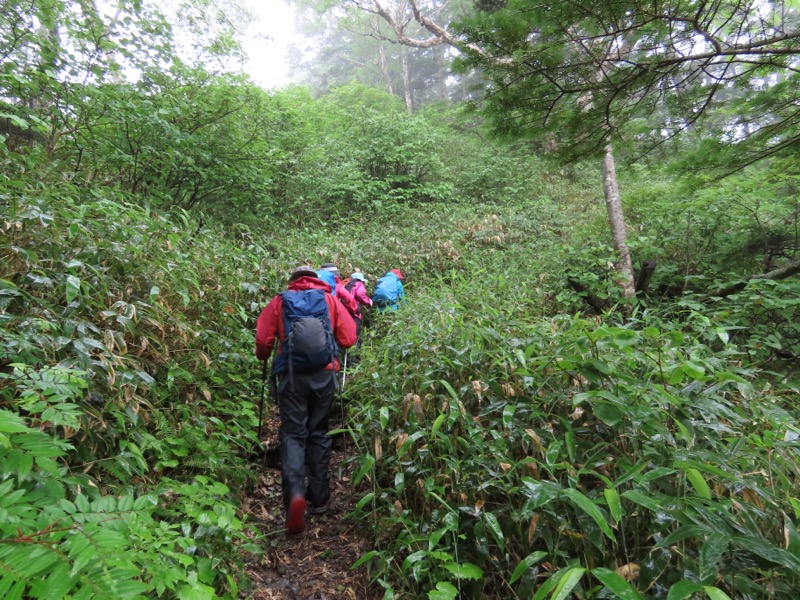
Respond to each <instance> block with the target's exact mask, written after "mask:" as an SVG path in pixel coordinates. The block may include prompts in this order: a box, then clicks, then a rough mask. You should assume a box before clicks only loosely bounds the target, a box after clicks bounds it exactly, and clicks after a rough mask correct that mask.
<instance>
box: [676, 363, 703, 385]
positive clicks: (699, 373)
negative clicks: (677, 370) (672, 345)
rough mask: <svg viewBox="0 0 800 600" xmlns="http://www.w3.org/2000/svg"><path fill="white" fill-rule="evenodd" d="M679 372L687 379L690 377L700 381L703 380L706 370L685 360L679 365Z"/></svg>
mask: <svg viewBox="0 0 800 600" xmlns="http://www.w3.org/2000/svg"><path fill="white" fill-rule="evenodd" d="M681 370H682V371H683V372H684V373H686V375H687V376H688V377H691V378H692V379H694V380H696V381H702V380H703V379H705V376H706V370H705V369H704V368H703V367H701V366H700V365H698V364H696V363H693V362H692V361H690V360H686V361H684V362H683V364H682V365H681Z"/></svg>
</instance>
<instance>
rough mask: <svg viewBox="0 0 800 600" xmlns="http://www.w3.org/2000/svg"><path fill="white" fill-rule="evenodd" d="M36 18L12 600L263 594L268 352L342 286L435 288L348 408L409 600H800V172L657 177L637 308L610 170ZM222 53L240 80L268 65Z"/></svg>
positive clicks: (626, 162)
mask: <svg viewBox="0 0 800 600" xmlns="http://www.w3.org/2000/svg"><path fill="white" fill-rule="evenodd" d="M29 4H30V3H26V2H16V1H15V2H10V3H8V5H7V6H6V7H5V8H4V11H5V12H3V13H2V24H3V25H4V27H0V32H2V33H0V36H1V37H0V42H1V43H2V49H3V52H2V54H0V63H1V64H2V73H0V75H2V76H1V77H0V113H1V114H0V117H2V121H0V125H2V127H0V142H2V143H0V228H2V235H1V236H0V597H3V598H48V599H50V598H142V597H167V598H173V597H174V598H186V599H194V598H236V597H240V596H244V597H246V596H247V593H248V592H247V590H248V581H247V580H246V577H245V576H244V575H243V569H242V564H243V561H244V560H245V558H246V557H247V556H251V555H253V554H258V553H259V552H261V551H262V550H263V549H264V548H265V547H267V546H268V545H269V544H272V543H274V541H273V540H274V535H275V534H276V532H260V531H256V530H255V529H254V528H253V527H252V526H251V524H250V523H248V522H247V521H246V519H245V518H244V515H243V513H242V511H241V509H240V502H241V501H242V499H243V497H244V495H245V494H246V493H247V490H248V487H249V486H250V485H252V483H253V482H254V481H255V478H256V467H255V466H254V465H253V464H252V461H251V460H250V458H251V455H252V451H253V448H254V447H255V446H256V445H257V443H258V440H257V439H256V426H257V422H258V414H257V410H258V409H257V402H258V393H259V384H260V382H259V380H258V375H259V372H260V370H259V365H257V363H256V361H255V357H254V356H253V329H254V325H255V318H256V316H257V314H258V312H259V310H260V309H261V307H262V306H263V305H264V303H265V302H266V301H267V300H268V299H269V298H270V297H271V296H272V295H273V294H274V293H276V292H278V291H279V290H281V289H282V288H283V286H284V284H285V277H286V274H287V271H288V269H290V268H291V267H293V266H295V265H296V264H298V263H300V262H303V261H307V262H309V263H311V264H318V263H321V262H325V261H329V260H333V261H336V262H337V263H338V264H339V267H340V269H342V270H343V271H347V270H349V269H352V268H360V269H362V270H363V271H364V272H365V273H366V274H367V276H368V277H369V278H370V279H371V280H372V281H374V280H375V278H376V277H378V276H380V275H381V274H383V273H384V272H385V271H386V270H387V269H390V268H395V267H399V268H401V269H402V270H403V272H404V273H405V274H406V275H407V281H406V284H407V285H406V289H407V293H408V295H409V303H408V305H407V306H406V307H404V308H403V310H401V311H399V312H397V313H391V314H385V315H383V314H382V315H374V318H373V320H372V324H371V327H369V328H368V329H366V333H365V345H364V351H363V360H362V361H361V363H360V365H359V366H358V367H357V370H356V372H355V373H354V376H353V377H352V378H350V379H349V380H348V381H349V382H350V383H349V384H348V391H347V401H348V407H349V411H348V420H347V429H348V431H349V433H350V434H351V436H352V439H353V442H354V446H355V452H354V454H353V456H352V457H351V460H352V462H353V464H354V465H355V477H354V481H353V483H354V485H355V486H357V487H358V490H359V493H360V494H361V500H360V502H359V503H358V505H357V507H356V509H355V514H354V515H353V516H354V517H355V518H357V519H358V521H359V522H361V523H365V524H367V526H368V527H367V530H366V531H365V535H367V536H369V538H370V540H371V541H372V542H373V548H374V549H373V551H371V552H369V553H368V554H366V555H364V556H363V557H362V558H361V560H360V561H359V563H360V564H366V565H368V567H369V569H370V573H371V575H372V576H373V577H374V580H375V582H376V585H377V586H382V588H383V589H385V594H386V597H387V598H392V597H395V598H417V597H423V598H424V597H427V598H430V599H431V600H445V599H454V598H514V597H519V598H534V599H536V600H538V599H543V598H556V599H558V600H563V599H564V598H568V597H571V596H570V595H571V594H574V595H576V597H581V598H609V597H620V598H626V599H628V598H631V599H634V598H647V599H667V600H678V599H682V598H706V597H707V598H711V599H712V600H719V599H724V598H748V599H749V598H753V599H756V598H759V599H760V598H788V597H792V596H793V595H794V593H795V591H796V590H797V589H800V575H798V574H800V535H799V532H798V527H797V523H798V521H800V498H798V493H797V490H798V485H800V481H799V479H800V465H799V463H798V459H799V458H800V454H798V452H799V449H798V443H797V440H798V436H800V423H799V422H798V418H800V410H798V408H797V406H796V398H797V395H798V391H799V390H798V385H800V380H799V379H798V369H797V357H798V356H800V325H799V323H800V315H799V314H798V306H800V301H798V299H797V298H798V293H799V292H800V283H798V281H797V278H796V277H792V273H794V272H796V270H797V268H796V267H797V263H796V258H797V253H798V250H800V239H798V218H800V211H798V206H797V197H798V192H797V190H798V186H799V185H800V166H798V164H797V161H796V159H795V156H793V155H792V154H791V153H785V154H776V155H775V156H771V157H769V158H767V159H764V160H761V161H760V162H757V163H756V164H752V165H750V166H748V167H746V168H743V169H741V170H738V171H736V172H735V173H733V174H731V175H729V176H728V177H726V178H724V179H714V180H711V179H709V175H708V172H707V171H704V170H699V169H697V168H694V167H693V166H692V165H693V164H694V165H695V166H696V163H692V161H691V160H689V158H687V157H692V158H696V157H697V156H701V157H702V156H704V155H707V154H708V153H709V152H710V150H709V148H710V145H709V140H708V139H703V136H694V137H692V136H687V137H686V138H685V139H682V140H681V141H680V143H678V142H675V143H674V145H673V147H672V151H670V152H664V153H663V154H658V153H657V154H651V155H649V156H647V157H642V156H641V155H640V153H639V152H638V150H637V148H636V147H634V145H633V143H631V144H630V145H628V144H626V145H622V146H621V149H620V150H619V151H618V162H619V165H620V166H619V167H618V170H619V176H620V186H621V189H622V196H623V199H624V205H625V210H626V214H627V228H628V244H629V246H630V248H631V250H632V253H633V258H634V263H635V264H637V265H639V264H641V263H642V262H643V261H645V260H647V259H651V260H656V261H657V263H658V264H657V267H656V271H655V276H654V279H653V281H652V283H651V285H650V288H649V291H648V293H647V294H641V295H640V296H638V297H636V298H625V297H624V295H623V294H621V293H620V287H619V278H618V276H619V273H618V271H617V270H616V269H615V264H614V263H615V262H616V260H617V256H618V255H617V252H616V250H615V249H614V248H613V247H612V240H611V237H610V235H609V233H608V222H607V216H606V212H605V207H604V206H603V190H602V187H601V169H600V166H599V165H597V164H595V163H596V161H595V160H594V159H589V160H586V161H578V162H570V163H567V162H564V161H563V160H562V159H560V158H559V157H558V156H556V155H554V154H553V153H552V152H550V151H548V148H549V147H550V146H551V145H552V144H551V143H550V142H552V141H553V140H552V138H547V137H544V136H543V135H535V134H534V135H531V136H529V137H527V138H524V139H516V140H515V141H513V142H512V141H508V140H506V141H499V140H497V139H495V138H493V137H492V135H491V133H492V132H491V131H490V130H489V129H488V128H487V125H486V124H485V123H484V122H483V120H482V118H481V116H480V114H478V113H475V112H469V113H465V112H464V111H462V110H461V107H460V106H458V105H452V104H449V103H446V102H441V103H438V102H432V103H429V104H428V105H426V106H424V107H422V108H420V109H419V110H417V111H415V112H414V113H413V114H409V113H408V110H407V108H408V107H407V105H406V104H404V103H403V102H402V101H401V100H400V99H399V98H398V97H397V96H395V95H392V94H390V93H386V92H383V91H380V90H378V89H376V88H375V87H374V86H369V85H362V84H351V85H342V86H338V87H335V88H333V89H329V90H327V93H326V94H325V95H322V96H319V97H314V96H313V95H312V94H311V92H310V91H309V90H308V89H306V88H290V89H287V90H283V91H273V92H267V91H264V90H262V89H260V88H258V87H257V86H254V85H253V84H252V83H251V82H249V81H248V80H247V78H246V77H244V76H241V75H237V74H233V73H226V72H214V71H213V70H212V69H211V68H210V67H208V66H206V67H204V66H202V65H200V64H196V65H195V64H188V63H187V62H184V61H183V60H181V59H180V58H179V56H178V54H177V53H176V51H175V50H174V49H173V48H172V42H173V40H172V37H171V34H170V30H169V27H168V26H167V21H166V20H165V19H164V18H163V17H161V16H159V15H158V13H157V11H155V9H153V8H152V7H150V6H149V4H147V3H144V4H143V5H138V4H135V3H132V4H130V5H128V4H127V3H121V4H120V7H121V8H120V13H119V14H118V15H117V19H118V20H117V21H115V23H114V24H113V26H112V25H109V23H108V21H107V20H105V21H104V20H103V17H102V15H100V14H98V13H97V12H96V10H95V11H92V10H90V7H88V4H87V6H82V7H81V9H80V10H78V9H77V8H75V7H68V6H66V5H62V4H61V3H57V2H53V3H50V2H45V3H39V4H36V6H34V5H29ZM34 4H35V3H34ZM490 4H491V3H490ZM195 8H198V9H199V8H202V3H196V5H195ZM123 9H124V10H123ZM201 12H202V11H201ZM120 15H121V16H120ZM495 17H496V18H502V17H503V13H502V11H500V12H499V13H498V14H496V15H495ZM478 22H479V21H476V23H478ZM207 25H208V26H209V27H211V24H207ZM35 26H36V27H35ZM115 26H117V27H116V28H115ZM37 27H38V28H37ZM212 29H213V28H212ZM48 31H50V32H51V33H52V32H54V31H55V32H58V33H59V34H60V35H57V36H56V35H47V33H48ZM202 31H204V32H206V31H208V30H207V29H202ZM218 33H219V36H218V37H215V38H214V39H215V40H217V42H216V45H213V44H212V45H210V46H209V47H205V48H204V50H203V52H204V53H205V54H204V56H205V57H206V58H208V56H211V58H216V59H220V58H224V57H227V56H230V54H231V53H235V51H236V46H235V43H234V41H233V40H232V38H228V37H226V32H225V30H224V28H223V29H222V30H220V31H218ZM473 33H474V32H473ZM517 33H518V32H517ZM662 33H663V32H662ZM98 57H102V58H103V60H102V61H101V60H100V59H99V58H98ZM440 59H441V56H440V55H439V60H440ZM212 62H213V61H211V60H207V61H206V64H212ZM123 69H135V70H136V72H137V76H136V77H132V78H131V79H130V81H126V80H123V79H121V78H119V77H117V76H116V75H118V74H119V73H120V72H121V71H122V70H123ZM88 74H91V76H89V75H88ZM115 74H116V75H115ZM748 82H750V83H752V80H750V79H748ZM450 83H451V84H452V83H453V82H452V81H451V82H450ZM315 87H316V88H317V89H319V88H320V86H315ZM323 87H324V86H323ZM768 96H769V94H765V95H764V97H762V98H761V99H760V101H761V102H766V101H767V100H768ZM765 98H766V99H765ZM501 99H502V98H499V99H498V100H501ZM717 118H718V119H719V120H720V122H722V121H724V120H725V119H726V115H725V114H723V113H720V114H718V115H717ZM731 122H733V121H731ZM637 125H641V123H638V124H637ZM539 133H542V132H539ZM789 134H791V132H789ZM787 135H788V134H787ZM514 137H517V138H519V136H514ZM759 148H761V146H759ZM715 152H716V150H715ZM704 153H705V154H704ZM720 156H721V155H720V154H715V155H714V157H713V158H714V161H711V162H714V163H715V164H716V161H717V160H718V159H719V158H720ZM709 160H711V159H709ZM687 169H688V170H687ZM763 274H769V276H768V277H761V278H755V279H753V276H758V275H763ZM569 282H573V284H572V285H571V284H570V283H569ZM575 282H577V283H578V284H579V285H578V286H577V287H576V285H574V283H575ZM576 289H581V290H583V291H580V292H578V291H575V290H576ZM589 294H592V295H594V296H596V297H598V298H600V299H601V300H602V301H603V305H604V306H605V310H603V311H600V312H598V311H595V310H592V309H591V307H590V305H589V303H587V296H588V295H589ZM277 533H280V532H277Z"/></svg>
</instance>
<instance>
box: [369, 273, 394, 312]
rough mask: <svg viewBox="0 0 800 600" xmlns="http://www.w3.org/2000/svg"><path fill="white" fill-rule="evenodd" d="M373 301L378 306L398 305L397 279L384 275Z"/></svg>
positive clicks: (379, 280)
mask: <svg viewBox="0 0 800 600" xmlns="http://www.w3.org/2000/svg"><path fill="white" fill-rule="evenodd" d="M372 301H373V302H374V303H375V304H377V305H378V306H390V305H392V304H396V303H397V277H394V276H387V275H384V276H383V277H381V278H380V279H378V284H377V285H376V286H375V293H374V294H372Z"/></svg>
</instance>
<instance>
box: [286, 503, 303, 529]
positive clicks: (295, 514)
mask: <svg viewBox="0 0 800 600" xmlns="http://www.w3.org/2000/svg"><path fill="white" fill-rule="evenodd" d="M305 512H306V499H305V498H303V496H295V497H294V498H292V501H291V502H289V514H288V515H287V517H286V533H302V532H303V530H304V529H305V528H306V522H305Z"/></svg>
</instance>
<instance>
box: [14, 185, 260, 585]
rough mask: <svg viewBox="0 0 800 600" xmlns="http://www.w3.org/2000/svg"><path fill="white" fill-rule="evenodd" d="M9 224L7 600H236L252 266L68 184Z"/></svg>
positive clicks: (30, 203) (18, 197) (26, 204)
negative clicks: (223, 599)
mask: <svg viewBox="0 0 800 600" xmlns="http://www.w3.org/2000/svg"><path fill="white" fill-rule="evenodd" d="M2 211H3V216H2V222H3V223H4V224H5V229H6V231H5V236H4V238H3V245H2V249H0V252H1V253H2V254H3V255H4V256H5V257H7V260H5V261H3V266H2V272H0V323H1V324H2V327H0V486H1V487H2V489H3V494H0V495H2V498H3V500H2V501H0V504H1V508H2V511H3V518H2V519H0V520H2V534H0V535H1V536H2V539H0V563H2V565H3V569H2V571H3V577H2V579H0V590H3V592H4V593H3V594H2V595H3V597H23V596H24V597H36V598H54V597H63V596H66V595H73V597H87V598H88V597H115V598H116V597H119V598H128V597H131V598H133V597H141V596H142V595H143V594H146V593H150V592H153V593H157V594H158V595H163V594H164V593H165V590H171V592H170V593H171V594H174V595H176V596H178V597H197V598H213V597H219V596H217V595H216V594H221V595H223V596H226V595H227V597H236V596H237V593H238V592H237V589H238V584H237V582H236V579H237V576H238V566H237V564H238V562H239V561H240V552H241V550H240V549H237V548H236V546H239V547H240V548H242V549H250V550H254V549H255V547H254V546H252V544H251V543H250V541H249V538H248V537H247V536H245V532H244V526H243V524H242V522H241V521H240V517H239V516H238V513H237V504H238V501H237V498H236V496H235V494H234V493H233V492H232V491H231V487H229V486H230V485H233V486H235V487H237V488H238V487H240V486H241V485H242V484H243V483H245V482H246V481H247V480H248V479H249V478H250V477H251V476H252V474H251V472H250V470H249V469H248V468H247V466H246V463H245V455H246V453H247V452H249V450H250V448H251V447H252V445H253V444H254V443H255V423H256V416H255V410H254V404H253V403H252V401H251V400H250V398H249V396H250V394H249V392H250V390H249V389H248V387H249V386H250V382H249V374H248V371H249V370H250V368H251V367H252V362H253V359H252V358H251V350H250V348H249V345H250V343H251V341H250V340H251V335H252V334H251V333H250V328H249V320H250V317H249V311H250V310H252V306H251V305H255V301H256V298H257V297H258V295H259V292H260V289H259V286H258V285H257V284H256V283H250V284H247V283H246V282H247V281H252V277H253V272H252V267H253V264H254V262H255V259H254V257H253V255H250V254H247V253H243V252H242V251H241V248H240V247H239V246H238V245H237V243H235V242H234V241H232V240H231V241H229V240H227V239H225V237H224V236H219V235H209V236H207V237H204V238H196V237H195V238H193V237H191V236H190V235H189V233H188V232H189V231H191V230H192V229H193V228H192V227H191V224H190V223H191V222H190V220H189V218H188V216H187V215H185V214H181V213H178V214H176V215H175V216H174V220H173V218H168V217H164V216H161V217H158V216H151V215H150V214H149V212H148V211H146V210H144V209H141V208H138V207H136V206H133V205H131V204H127V203H123V202H120V201H119V200H118V199H115V198H113V197H109V195H108V194H103V195H101V194H96V197H95V198H91V199H90V198H85V197H81V195H80V192H79V191H78V190H76V189H73V188H70V187H69V186H62V187H61V188H59V190H58V197H56V198H52V197H49V195H48V194H47V193H44V194H42V193H35V192H33V191H32V190H29V191H25V192H23V193H14V194H9V195H7V196H6V202H5V204H4V205H3V207H2ZM215 259H216V260H219V259H224V260H225V265H226V266H225V267H222V268H219V265H217V264H216V263H215V262H213V261H214V260H215ZM253 370H254V369H253ZM222 397H224V398H225V401H221V398H222ZM215 590H216V591H215Z"/></svg>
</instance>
